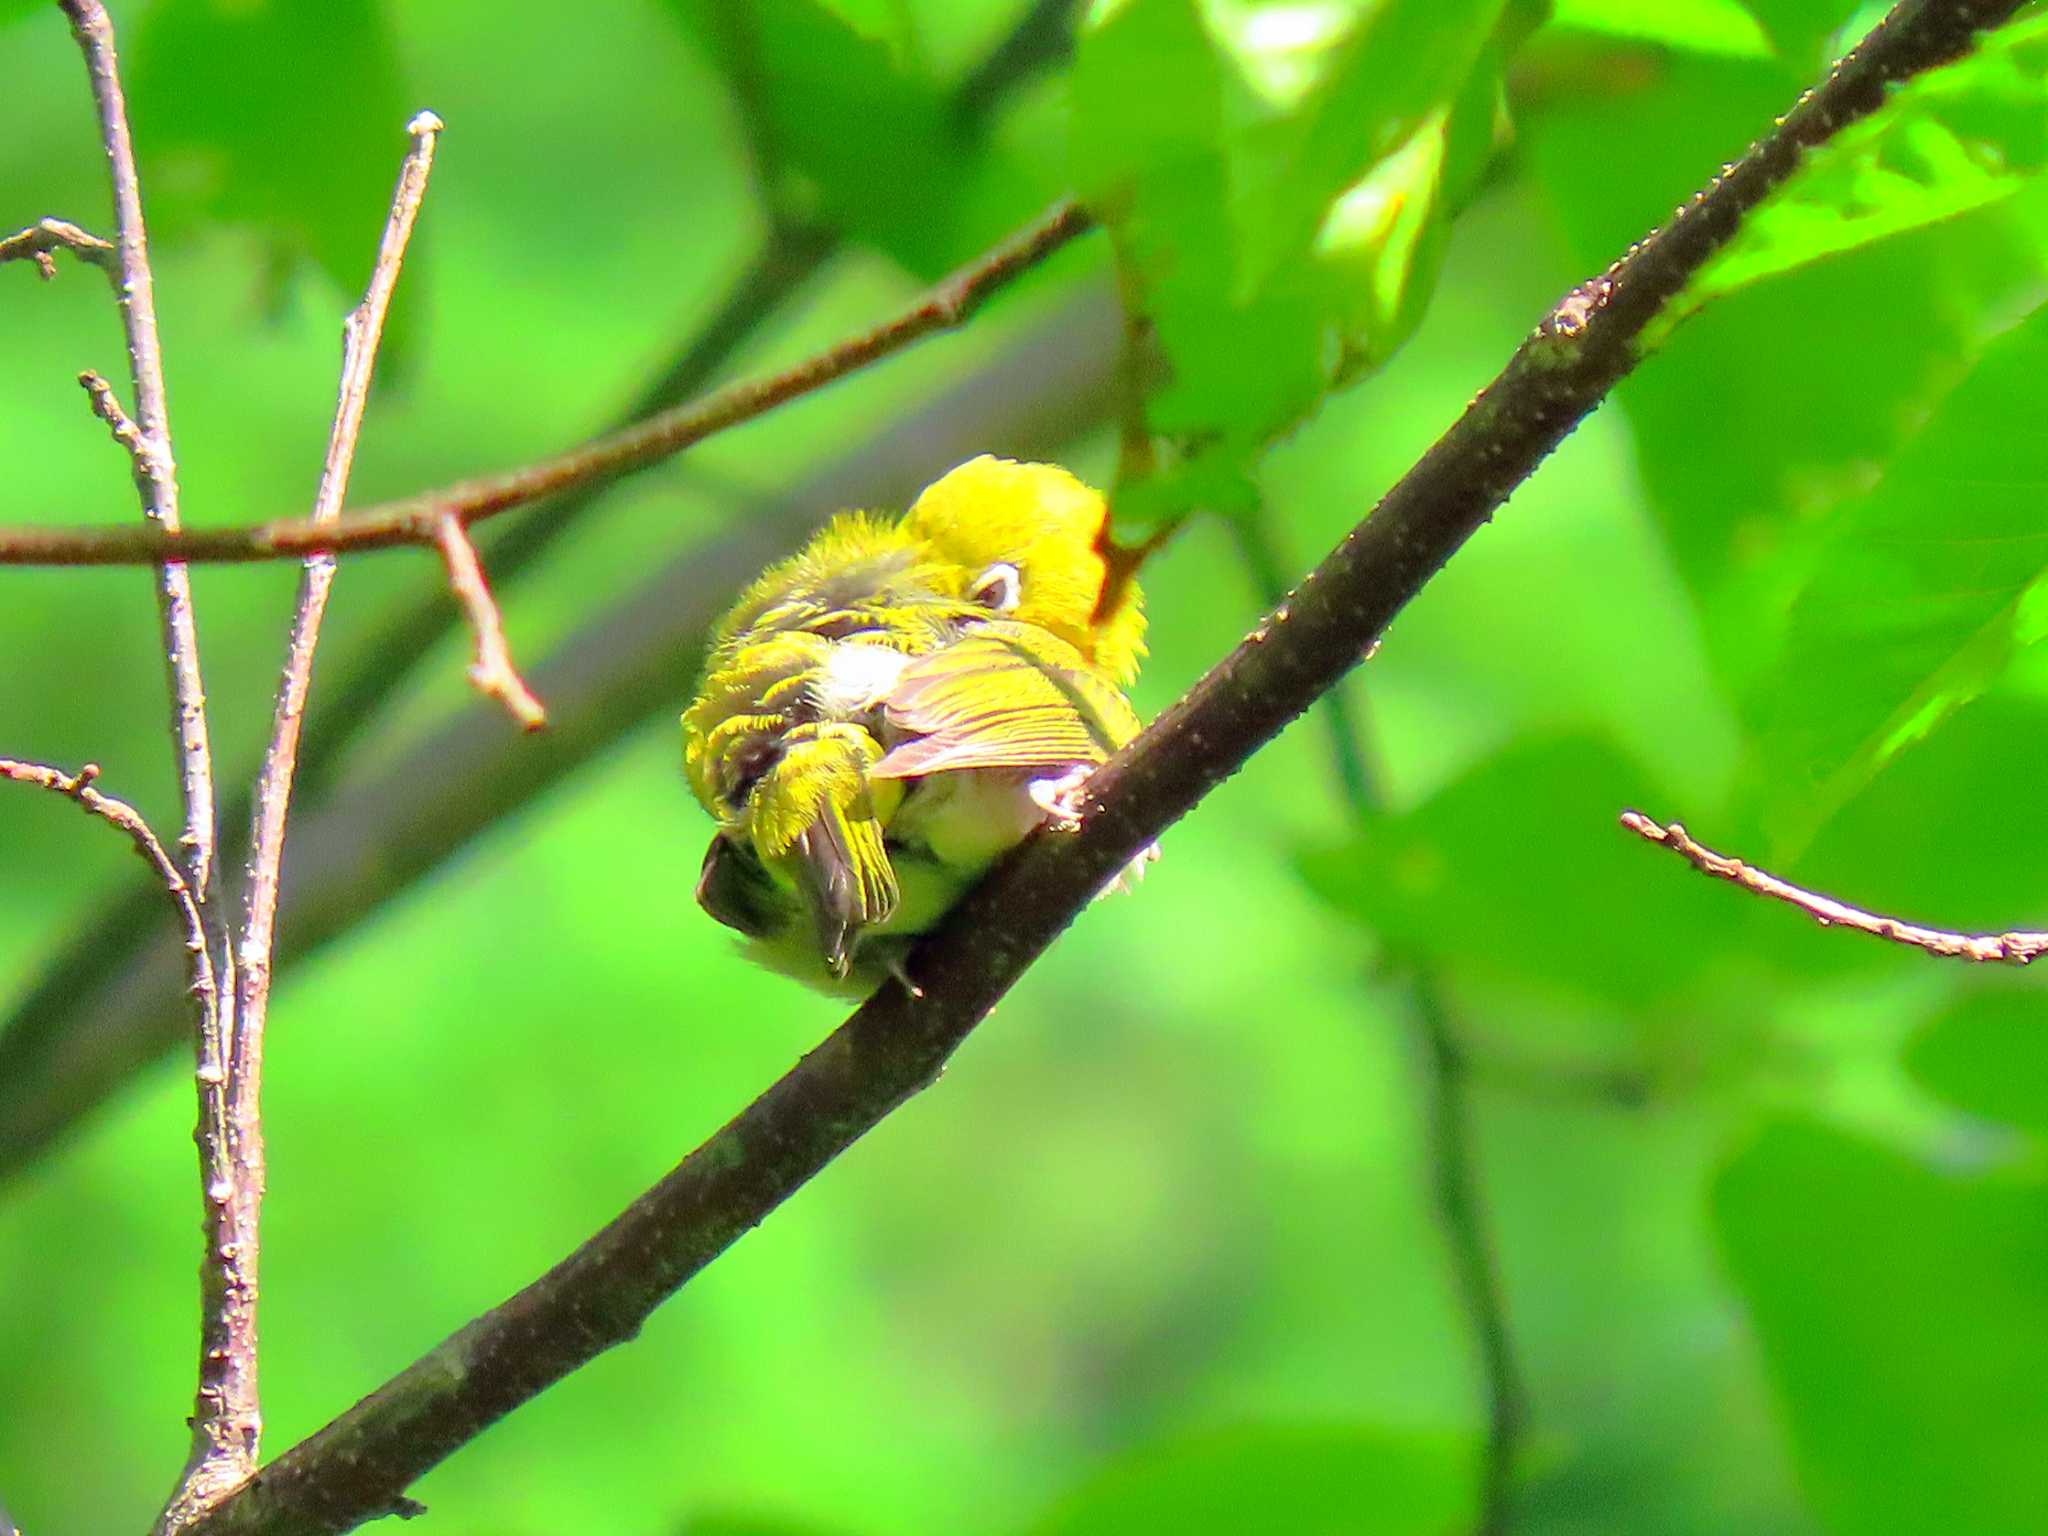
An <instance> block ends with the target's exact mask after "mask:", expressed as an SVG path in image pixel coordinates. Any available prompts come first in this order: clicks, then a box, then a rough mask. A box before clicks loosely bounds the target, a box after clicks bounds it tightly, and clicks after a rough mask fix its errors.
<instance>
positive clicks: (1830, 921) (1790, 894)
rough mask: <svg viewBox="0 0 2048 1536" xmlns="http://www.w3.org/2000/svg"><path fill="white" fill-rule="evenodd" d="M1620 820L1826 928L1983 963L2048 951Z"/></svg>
mask: <svg viewBox="0 0 2048 1536" xmlns="http://www.w3.org/2000/svg"><path fill="white" fill-rule="evenodd" d="M1621 824H1622V825H1623V826H1624V827H1626V828H1628V830H1629V831H1631V832H1633V833H1635V834H1636V835H1637V836H1638V837H1641V838H1643V839H1644V840H1645V841H1647V842H1652V843H1660V844H1662V845H1663V846H1664V847H1666V848H1669V849H1670V850H1671V851H1672V852H1673V853H1675V854H1677V855H1678V856H1679V857H1680V858H1682V859H1684V860H1685V861H1686V862H1687V863H1688V864H1690V865H1692V867H1693V868H1694V869H1697V870H1698V871H1699V872H1700V873H1701V874H1703V875H1712V876H1713V877H1714V878H1715V879H1716V880H1726V881H1727V882H1728V883H1729V884H1730V885H1734V886H1739V887H1740V888H1741V889H1743V890H1745V891H1748V892H1750V893H1751V894H1752V895H1756V896H1767V897H1769V898H1770V899H1771V900H1772V901H1782V902H1784V903H1785V904H1786V905H1787V906H1792V907H1797V908H1798V909H1799V910H1800V911H1802V912H1804V913H1805V914H1806V915H1807V916H1808V917H1810V918H1812V919H1813V920H1814V921H1815V922H1817V923H1819V924H1820V925H1821V926H1822V927H1823V928H1847V929H1850V930H1852V931H1854V932H1856V933H1867V934H1869V935H1870V936H1871V937H1872V938H1874V939H1886V940H1889V941H1890V942H1891V943H1894V944H1904V945H1907V946H1908V947H1910V948H1913V949H1924V950H1926V951H1927V953H1928V954H1930V955H1940V956H1942V957H1943V958H1945V959H1950V960H1972V961H1976V962H1978V963H1980V964H2004V965H2026V964H2029V963H2030V962H2032V961H2033V960H2035V959H2037V958H2039V957H2040V956H2041V955H2044V954H2048V933H2026V932H2019V933H1950V932H1948V931H1947V930H1945V929H1941V928H1922V927H1920V926H1919V925H1918V924H1917V923H1907V922H1901V921H1900V920H1899V919H1898V918H1896V917H1886V916H1884V915H1883V914H1882V913H1879V912H1866V911H1864V910H1863V909H1862V908H1861V907H1852V906H1850V905H1849V904H1848V903H1846V902H1841V901H1837V900H1835V899H1834V898H1833V897H1832V896H1823V895H1821V894H1820V893H1819V892H1817V891H1809V890H1806V889H1805V888H1804V887H1801V886H1797V885H1793V884H1792V883H1791V882H1790V881H1788V880H1780V879H1779V878H1778V877H1777V876H1776V875H1774V874H1772V873H1771V872H1770V871H1769V870H1765V869H1758V868H1757V867H1756V866H1755V865H1754V864H1747V863H1744V862H1743V861H1742V860H1741V859H1734V858H1730V857H1728V856H1727V855H1726V854H1721V853H1716V852H1714V850H1713V849H1711V848H1709V847H1707V846H1706V845H1705V844H1703V843H1700V842H1697V841H1695V840H1694V838H1693V836H1692V834H1691V833H1689V832H1687V831H1686V830H1685V827H1684V825H1683V824H1682V823H1680V822H1676V821H1674V822H1671V823H1670V824H1669V825H1664V824H1660V823H1658V822H1655V821H1652V820H1651V819H1650V818H1649V817H1647V816H1645V815H1643V814H1642V812H1640V811H1623V812H1622V813H1621Z"/></svg>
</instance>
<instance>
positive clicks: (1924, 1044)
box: [1906, 975, 2048, 1136]
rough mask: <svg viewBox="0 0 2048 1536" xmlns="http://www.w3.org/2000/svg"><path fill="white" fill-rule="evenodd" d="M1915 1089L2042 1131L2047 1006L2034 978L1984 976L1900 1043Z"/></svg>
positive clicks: (2047, 1091)
mask: <svg viewBox="0 0 2048 1536" xmlns="http://www.w3.org/2000/svg"><path fill="white" fill-rule="evenodd" d="M1906 1067H1907V1069H1908V1070H1909V1071H1910V1072H1911V1073H1912V1074H1913V1076H1914V1077H1915V1078H1916V1079H1918V1081H1919V1082H1920V1084H1921V1086H1922V1087H1924V1088H1926V1089H1928V1090H1929V1091H1930V1092H1932V1093H1934V1094H1936V1095H1937V1096H1939V1097H1940V1098H1942V1099H1944V1100H1946V1101H1947V1102H1948V1103H1950V1104H1953V1105H1955V1106H1956V1107H1957V1108H1958V1109H1962V1110H1966V1111H1967V1112H1969V1113H1970V1114H1973V1115H1977V1116H1980V1117H1982V1118H1983V1119H1986V1120H2000V1121H2003V1122H2005V1123H2006V1124H2008V1125H2016V1126H2020V1127H2022V1128H2023V1129H2025V1130H2029V1131H2032V1132H2033V1133H2034V1134H2035V1135H2037V1136H2043V1135H2048V1009H2044V1007H2043V998H2042V995H2041V983H2040V978H2038V977H2035V976H2025V975H2022V976H1995V977H1992V976H1987V977H1984V978H1982V980H1981V981H1980V982H1979V983H1978V984H1977V985H1976V986H1973V987H1972V988H1971V989H1970V990H1969V991H1968V992H1967V993H1965V994H1964V995H1963V996H1962V997H1961V998H1959V999H1958V1000H1957V1001H1956V1002H1955V1003H1953V1004H1952V1005H1951V1006H1950V1007H1949V1008H1948V1009H1947V1010H1946V1011H1945V1012H1943V1013H1942V1014H1941V1015H1940V1016H1939V1017H1937V1018H1934V1019H1930V1020H1929V1021H1928V1022H1927V1023H1926V1024H1925V1025H1924V1026H1922V1028H1921V1029H1920V1031H1919V1033H1918V1034H1916V1035H1915V1036H1914V1037H1913V1039H1912V1041H1911V1042H1910V1043H1909V1044H1908V1045H1907V1047H1906Z"/></svg>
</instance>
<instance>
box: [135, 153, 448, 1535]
mask: <svg viewBox="0 0 2048 1536" xmlns="http://www.w3.org/2000/svg"><path fill="white" fill-rule="evenodd" d="M440 129H441V123H440V119H438V118H436V117H435V116H434V115H433V114H432V113H422V114H420V115H419V116H418V117H416V118H415V119H414V120H413V122H412V123H411V124H410V125H409V127H408V131H409V132H410V133H411V134H412V138H413V144H412V149H411V151H410V152H409V153H408V154H407V156H406V158H405V162H404V165H403V167H402V169H401V171H400V173H399V178H398V188H397V191H396V192H395V193H394V194H393V198H392V208H391V214H390V217H389V219H388V220H387V221H386V225H385V230H384V237H383V240H382V242H381V243H380V245H379V248H378V252H377V261H376V265H375V268H374V270H373V271H372V273H371V277H370V283H369V288H368V290H367V292H366V293H365V294H364V297H363V301H362V303H361V304H359V305H358V306H357V307H356V308H355V309H354V310H353V311H351V312H350V314H349V316H348V318H347V320H346V321H345V322H344V323H343V327H342V336H343V343H342V365H341V380H340V384H339V386H338V389H337V399H336V404H335V412H334V425H333V428H332V431H331V432H330V434H329V437H328V444H327V455H326V459H325V462H324V464H323V466H322V470H321V475H320V486H319V490H318V492H317V493H316V494H315V497H314V502H313V512H312V518H313V520H314V521H316V522H318V521H325V520H331V519H333V518H334V517H335V516H337V515H338V514H339V513H340V511H341V504H342V500H343V498H344V497H345V496H346V495H347V491H348V479H349V471H350V469H351V467H352V466H353V464H354V462H355V450H356V443H357V440H358V439H359V437H360V436H361V433H362V425H363V412H364V408H365V405H366V403H367V401H368V399H369V391H370V381H371V377H372V375H373V373H374V371H375V367H376V354H377V344H378V341H379V339H380V338H381V336H382V334H383V328H384V316H385V313H386V311H387V309H388V308H389V306H390V301H391V294H392V290H393V288H394V287H395V286H396V284H397V281H398V272H399V267H400V265H401V264H402V262H403V260H404V256H405V247H406V243H407V241H408V240H409V239H410V237H411V233H412V226H413V222H414V220H415V219H416V218H417V216H418V213H419V205H420V199H421V196H422V195H423V193H424V191H425V187H426V178H427V172H428V169H429V168H430V166H431V164H432V161H433V153H434V145H435V141H436V138H437V137H438V135H439V133H440ZM333 581H334V560H333V558H332V557H331V556H326V555H316V556H314V557H312V558H311V559H309V560H307V562H306V568H305V570H304V571H303V572H302V573H301V575H300V578H299V594H298V602H297V605H296V607H295V610H294V613H293V617H292V628H291V636H290V639H289V641H288V642H287V644H286V647H285V661H284V666H283V669H282V672H281V675H280V677H279V680H278V688H277V699H276V703H275V706H274V709H273V712H272V717H271V731H270V741H269V744H268V746H267V747H266V749H265V751H264V756H263V766H262V769H261V770H260V772H259V774H258V777H257V782H256V793H255V801H254V807H255V808H254V811H253V814H252V816H251V825H250V830H249V859H248V865H247V868H246V871H245V875H244V880H243V889H242V923H241V929H240V932H239V934H238V936H237V938H236V942H235V949H234V956H235V984H234V994H235V1008H234V1015H233V1017H234V1021H235V1027H234V1029H233V1030H232V1031H231V1032H230V1033H229V1034H228V1036H227V1038H226V1040H225V1042H224V1043H225V1049H224V1051H223V1053H222V1056H221V1057H220V1058H219V1059H217V1060H214V1061H211V1062H208V1063H206V1066H207V1067H209V1068H210V1069H211V1070H204V1071H202V1072H201V1074H200V1119H201V1126H202V1134H201V1144H202V1146H203V1147H205V1148H206V1149H207V1152H208V1155H209V1157H210V1158H211V1159H217V1160H218V1161H217V1162H215V1163H214V1164H212V1165H211V1167H210V1169H209V1172H210V1173H211V1174H215V1175H225V1176H223V1177H210V1178H209V1182H208V1207H207V1238H208V1251H209V1253H210V1254H212V1255H214V1256H215V1260H216V1262H215V1263H214V1264H213V1265H211V1266H210V1267H209V1270H208V1279H207V1299H208V1309H207V1325H206V1326H207V1330H208V1332H207V1338H206V1350H207V1359H208V1360H214V1359H215V1358H216V1353H217V1355H218V1361H219V1369H220V1371H221V1373H222V1375H223V1377H224V1378H225V1379H226V1380H229V1381H232V1382H233V1383H235V1384H236V1387H237V1393H236V1396H237V1400H238V1401H239V1403H240V1404H241V1409H240V1414H241V1416H240V1419H239V1421H238V1424H237V1428H238V1431H239V1434H238V1436H237V1438H236V1440H235V1442H234V1451H235V1453H236V1454H234V1455H232V1456H230V1455H226V1454H223V1453H221V1452H220V1451H218V1450H217V1449H211V1448H210V1449H209V1452H208V1455H207V1456H206V1457H205V1458H204V1459H203V1460H201V1461H200V1462H199V1463H198V1464H196V1465H195V1466H193V1467H191V1468H189V1469H188V1473H187V1479H186V1482H185V1484H184V1485H183V1486H181V1488H180V1490H179V1492H178V1494H177V1495H176V1496H174V1498H173V1500H172V1502H171V1505H170V1506H169V1507H168V1508H167V1509H166V1511H165V1514H164V1516H163V1519H162V1521H161V1523H160V1524H161V1528H162V1529H165V1530H170V1531H175V1530H177V1529H179V1528H181V1527H182V1526H184V1525H185V1524H187V1523H189V1522H190V1521H191V1520H192V1519H193V1518H195V1517H196V1516H197V1515H198V1514H199V1513H200V1512H201V1511H202V1510H204V1509H205V1508H206V1507H208V1505H210V1504H211V1503H212V1502H214V1501H215V1500H217V1499H218V1498H219V1497H220V1496H221V1495H222V1494H223V1493H225V1492H226V1491H227V1490H228V1489H230V1488H232V1487H235V1486H237V1485H238V1484H239V1483H240V1482H241V1481H243V1480H244V1479H246V1478H247V1476H248V1475H249V1473H251V1472H253V1471H254V1470H255V1464H256V1456H257V1452H258V1442H259V1438H260V1435H261V1430H262V1420H261V1416H260V1399H259V1397H258V1393H257V1382H258V1360H257V1317H256V1308H257V1296H258V1289H257V1282H258V1273H259V1256H260V1243H259V1239H260V1226H259V1222H260V1215H261V1206H262V1200H263V1187H264V1177H265V1171H264V1151H263V1122H262V1108H261V1094H262V1078H263V1031H264V1025H265V1022H266V1020H267V1018H268V1015H269V1009H270V976H271V956H272V952H273V950H274V947H275V941H276V931H277V899H278V886H279V878H280V875H281V873H282V868H283V861H284V838H285V823H286V817H287V813H288V811H289V808H290V804H291V789H292V777H293V771H294V768H295V765H296V762H297V755H298V742H299V729H300V723H301V721H302V720H303V718H304V715H305V708H306V699H307V695H308V692H309V691H310V689H311V687H312V677H313V655H314V651H315V648H316V647H317V646H318V644H319V639H320V624H321V619H322V617H323V615H324V614H325V612H326V607H327V597H328V592H329V590H330V588H331V587H332V585H333ZM216 1274H217V1276H218V1279H217V1280H216V1279H215V1278H214V1277H215V1275H216ZM201 1369H202V1380H203V1379H204V1377H203V1373H204V1372H205V1371H206V1369H207V1366H206V1365H205V1364H202V1367H201ZM244 1448H246V1454H243V1452H244Z"/></svg>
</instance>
